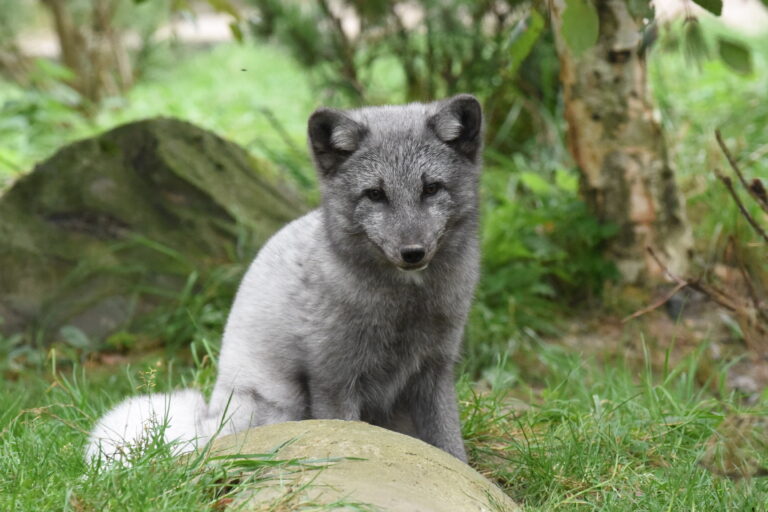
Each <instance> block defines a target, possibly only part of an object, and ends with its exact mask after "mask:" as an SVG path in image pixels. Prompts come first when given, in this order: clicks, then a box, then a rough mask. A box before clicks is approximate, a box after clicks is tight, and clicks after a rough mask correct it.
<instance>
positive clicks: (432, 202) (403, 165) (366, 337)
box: [86, 95, 482, 461]
mask: <svg viewBox="0 0 768 512" xmlns="http://www.w3.org/2000/svg"><path fill="white" fill-rule="evenodd" d="M309 145H310V150H311V153H312V156H313V160H314V162H315V167H316V169H317V172H318V176H319V183H320V187H321V191H322V196H323V200H322V206H321V207H320V208H319V209H318V210H315V211H313V212H311V213H309V214H307V215H305V216H304V217H301V218H300V219H297V220H295V221H293V222H292V223H290V224H289V225H287V226H286V227H284V228H283V229H282V230H281V231H279V232H278V233H277V234H276V235H274V236H273V237H272V238H271V239H270V240H269V242H268V243H267V244H266V245H265V246H264V247H263V248H262V249H261V251H260V252H259V254H258V255H257V257H256V259H255V260H254V261H253V263H252V264H251V266H250V268H249V270H248V272H247V273H246V275H245V277H244V278H243V281H242V283H241V285H240V288H239V291H238V293H237V296H236V298H235V302H234V304H233V306H232V311H231V312H230V315H229V318H228V320H227V324H226V328H225V331H224V337H223V341H222V349H221V358H220V362H219V373H218V377H217V381H216V385H215V388H214V390H213V395H212V396H211V400H210V402H209V404H208V405H206V403H205V400H204V398H203V397H202V395H201V394H200V393H198V392H196V391H191V390H188V391H181V392H176V393H173V394H170V395H144V396H139V397H133V398H129V399H128V400H126V401H125V402H123V403H122V404H120V405H119V406H118V407H116V408H115V409H114V410H112V411H111V412H110V413H108V414H107V415H106V416H105V417H104V418H102V419H101V420H100V422H99V423H98V424H97V425H96V427H95V428H94V430H93V432H92V433H91V438H90V441H89V445H88V448H87V453H86V456H87V458H89V459H97V458H104V459H107V460H110V459H115V458H121V457H123V456H124V454H125V452H126V450H127V449H130V448H131V446H135V445H137V444H139V445H140V444H141V441H142V439H144V438H145V436H146V435H147V431H148V429H150V428H152V426H153V425H155V424H165V425H166V427H167V428H166V429H165V431H164V436H165V439H166V440H167V441H175V442H176V443H177V444H176V445H175V446H176V450H177V451H187V450H190V449H193V448H194V447H195V446H197V445H199V444H201V443H205V442H206V441H208V440H209V439H210V438H211V436H213V435H214V434H216V433H218V432H220V433H225V434H226V433H232V432H238V431H241V430H245V429H247V428H249V427H252V426H257V425H263V424H267V423H277V422H283V421H290V420H302V419H312V418H314V419H323V418H328V419H344V420H362V421H366V422H369V423H372V424H374V425H379V426H382V427H385V428H389V429H392V430H396V431H399V432H402V433H406V434H409V435H412V436H415V437H418V438H420V439H422V440H424V441H426V442H428V443H431V444H432V445H434V446H436V447H438V448H441V449H443V450H445V451H446V452H448V453H450V454H452V455H454V456H456V457H458V458H459V459H461V460H463V461H466V454H465V451H464V444H463V441H462V438H461V428H460V423H459V416H458V410H457V400H456V393H455V388H454V378H453V367H454V364H455V363H456V361H457V359H458V358H459V354H460V346H461V340H462V336H463V329H464V323H465V321H466V317H467V313H468V311H469V307H470V303H471V300H472V295H473V292H474V287H475V284H476V281H477V278H478V267H479V250H478V240H477V224H478V198H477V188H478V187H477V185H478V180H479V174H480V167H481V155H480V154H481V146H482V112H481V108H480V104H479V103H478V101H477V100H476V99H475V98H474V97H473V96H470V95H459V96H454V97H452V98H449V99H446V100H443V101H438V102H434V103H427V104H421V103H412V104H408V105H399V106H382V107H367V108H361V109H356V110H347V111H342V110H335V109H328V108H320V109H318V110H317V111H315V112H314V113H313V114H312V116H311V117H310V118H309Z"/></svg>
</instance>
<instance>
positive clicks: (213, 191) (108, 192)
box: [0, 118, 305, 339]
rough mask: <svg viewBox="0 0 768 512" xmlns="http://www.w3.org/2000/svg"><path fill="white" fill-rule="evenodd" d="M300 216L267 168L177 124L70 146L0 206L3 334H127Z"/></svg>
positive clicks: (295, 200)
mask: <svg viewBox="0 0 768 512" xmlns="http://www.w3.org/2000/svg"><path fill="white" fill-rule="evenodd" d="M304 210H305V207H304V203H303V201H302V200H301V198H300V195H299V194H298V193H297V192H295V191H294V190H293V189H292V188H291V187H290V186H289V185H288V184H287V183H285V182H284V181H283V180H281V179H280V177H279V176H278V175H277V174H276V171H275V170H274V169H273V168H272V167H270V166H269V165H267V164H266V163H264V162H260V161H258V160H256V159H254V158H253V157H251V156H250V155H249V154H248V153H247V152H246V151H245V150H243V149H242V148H240V147H239V146H237V145H235V144H233V143H231V142H228V141H226V140H224V139H222V138H220V137H218V136H217V135H215V134H213V133H210V132H208V131H205V130H203V129H200V128H198V127H196V126H193V125H191V124H189V123H186V122H183V121H179V120H175V119H164V118H161V119H150V120H145V121H139V122H134V123H130V124H126V125H124V126H120V127H118V128H115V129H114V130H111V131H109V132H107V133H104V134H102V135H100V136H97V137H94V138H91V139H87V140H83V141H80V142H76V143H74V144H71V145H68V146H66V147H64V148H63V149H61V150H60V151H58V152H57V153H56V154H54V155H53V156H52V157H50V158H49V159H48V160H46V161H45V162H43V163H41V164H39V165H38V166H37V167H36V168H35V169H34V170H33V171H32V172H31V173H29V174H28V175H26V176H24V177H23V178H21V179H20V180H18V182H16V183H15V184H14V185H13V186H12V187H11V188H10V189H8V190H7V191H6V192H5V193H4V194H3V195H2V196H1V197H0V317H2V319H3V323H2V326H0V331H2V332H4V333H6V334H7V333H9V332H17V331H21V330H26V331H27V332H29V333H33V334H34V337H35V338H36V339H41V338H42V339H46V338H48V337H49V336H50V334H51V333H55V332H56V331H57V330H58V328H59V327H61V326H62V325H73V326H75V327H78V328H80V329H81V330H83V331H84V332H85V333H86V334H89V335H90V336H93V337H95V338H99V337H103V336H104V335H106V334H108V333H110V332H113V331H115V330H117V329H124V328H126V326H127V325H128V324H130V321H131V319H132V318H133V317H135V316H136V313H137V312H143V311H147V310H149V309H151V308H152V307H153V306H154V305H155V304H156V303H158V297H160V296H162V295H171V296H172V295H173V293H174V292H177V291H178V290H179V289H180V288H181V287H182V286H183V284H184V282H185V279H186V277H187V276H188V275H189V274H190V273H191V272H193V271H197V272H205V271H206V270H209V269H211V268H212V267H215V266H218V265H223V264H227V263H231V262H233V261H237V260H241V261H247V259H248V258H250V257H251V256H252V255H253V253H254V252H255V250H256V249H257V248H258V247H259V245H260V244H261V243H263V242H264V241H265V240H266V238H267V237H269V236H270V235H271V234H272V233H273V232H274V231H276V230H277V229H279V228H280V227H281V226H282V225H283V224H285V223H286V222H288V221H290V220H291V219H293V218H295V217H296V216H298V215H300V214H301V212H302V211H304ZM148 290H149V291H150V292H149V293H148V292H147V291H148Z"/></svg>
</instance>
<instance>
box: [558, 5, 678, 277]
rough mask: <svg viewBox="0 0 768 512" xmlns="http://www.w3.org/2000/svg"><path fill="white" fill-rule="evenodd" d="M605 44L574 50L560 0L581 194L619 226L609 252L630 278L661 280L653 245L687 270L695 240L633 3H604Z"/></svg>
mask: <svg viewBox="0 0 768 512" xmlns="http://www.w3.org/2000/svg"><path fill="white" fill-rule="evenodd" d="M594 4H595V7H596V8H597V11H598V16H599V20H600V35H599V39H598V42H597V44H596V45H595V46H594V47H592V48H590V49H588V50H586V51H585V52H583V53H582V54H581V55H574V53H573V52H572V51H571V49H570V48H569V47H568V45H567V43H566V42H565V41H564V39H563V36H562V33H561V30H560V27H561V26H562V16H563V12H564V11H565V9H566V3H565V0H552V2H551V4H550V5H551V11H552V17H553V23H554V25H555V27H556V30H555V33H556V39H557V53H558V57H559V60H560V79H561V82H562V85H563V91H564V103H565V118H566V121H567V124H568V146H569V149H570V151H571V154H572V155H573V157H574V159H575V160H576V163H577V165H578V166H579V168H580V169H581V173H582V174H581V191H582V194H583V196H584V199H585V200H586V201H587V203H588V204H589V206H590V208H591V209H592V211H593V212H594V213H595V214H596V215H597V216H598V217H599V218H600V219H601V220H603V221H605V222H612V223H615V224H616V225H617V226H618V228H619V232H618V234H617V235H616V236H615V237H614V238H613V239H612V240H611V241H610V242H609V245H608V248H607V249H608V254H609V256H610V257H611V259H613V261H615V262H616V264H617V266H618V268H619V270H620V272H621V274H622V276H623V278H624V280H625V281H626V282H629V283H638V282H644V281H645V282H647V280H649V279H650V280H651V281H654V280H656V281H658V280H661V279H662V278H663V275H662V271H661V269H659V268H658V265H656V263H655V262H654V261H653V260H652V259H651V258H650V257H649V256H648V254H647V251H646V247H648V246H650V247H653V248H654V250H655V251H656V252H657V253H659V254H660V256H661V258H662V259H663V260H664V261H665V263H666V264H667V265H668V266H669V269H670V270H672V271H673V272H676V273H677V274H679V275H682V274H684V273H685V270H686V269H687V266H688V260H689V256H690V251H691V247H692V237H691V233H690V229H689V227H688V223H687V220H686V215H685V204H684V203H683V201H682V199H681V197H680V194H679V192H678V189H677V185H676V184H675V176H674V172H673V168H672V163H671V162H670V159H669V155H668V152H667V146H666V143H665V141H664V135H663V133H662V131H661V127H660V125H659V123H658V121H657V120H656V119H655V118H654V108H653V104H652V101H651V98H650V95H649V91H648V81H647V72H646V60H645V54H644V52H643V49H642V37H641V28H642V26H641V25H640V24H639V23H638V21H637V20H636V19H635V18H634V17H633V16H632V14H631V13H630V11H629V9H628V6H627V0H596V1H595V2H594Z"/></svg>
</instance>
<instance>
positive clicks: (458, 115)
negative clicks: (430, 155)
mask: <svg viewBox="0 0 768 512" xmlns="http://www.w3.org/2000/svg"><path fill="white" fill-rule="evenodd" d="M428 124H429V126H430V127H431V128H432V130H433V131H434V132H435V134H436V135H437V137H438V138H439V139H440V140H442V141H443V142H445V143H446V144H448V145H449V146H452V147H453V148H454V149H455V150H456V151H458V152H459V153H461V154H462V155H464V156H466V157H467V158H469V159H470V160H472V161H474V160H475V159H476V158H477V156H478V154H479V153H480V148H481V147H482V146H483V109H482V107H481V106H480V102H479V101H477V98H475V97H474V96H472V95H471V94H459V95H458V96H454V97H452V98H448V99H447V100H445V101H443V102H442V104H441V105H440V107H439V110H438V112H437V114H435V115H434V116H432V117H431V118H430V119H429V121H428Z"/></svg>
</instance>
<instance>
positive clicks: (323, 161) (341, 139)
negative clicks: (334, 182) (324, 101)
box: [307, 108, 367, 177]
mask: <svg viewBox="0 0 768 512" xmlns="http://www.w3.org/2000/svg"><path fill="white" fill-rule="evenodd" d="M307 128H308V130H307V131H308V132H309V146H310V149H311V151H312V157H313V158H314V160H315V164H316V165H317V170H318V171H319V173H320V175H321V177H323V176H328V175H331V174H333V173H334V172H335V171H336V169H338V167H339V166H340V165H341V164H342V163H344V160H346V159H347V158H348V157H349V156H350V155H351V154H352V153H354V152H355V151H357V149H358V148H359V147H360V142H361V141H362V139H363V137H365V134H366V132H367V130H366V129H365V127H364V126H362V125H361V124H359V123H357V122H355V121H354V120H352V119H350V118H349V117H348V116H347V115H346V114H345V113H344V112H343V111H341V110H336V109H332V108H319V109H317V110H315V112H314V113H313V114H312V115H311V116H310V117H309V123H308V127H307Z"/></svg>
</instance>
